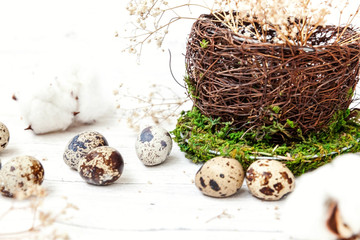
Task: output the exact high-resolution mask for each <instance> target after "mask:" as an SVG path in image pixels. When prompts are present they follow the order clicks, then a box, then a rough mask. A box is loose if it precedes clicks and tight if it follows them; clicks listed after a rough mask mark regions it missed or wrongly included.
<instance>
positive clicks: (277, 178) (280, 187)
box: [246, 160, 295, 200]
mask: <svg viewBox="0 0 360 240" xmlns="http://www.w3.org/2000/svg"><path fill="white" fill-rule="evenodd" d="M246 183H247V186H248V188H249V190H250V192H251V194H252V195H254V196H255V197H257V198H260V199H263V200H279V199H281V198H282V197H283V196H284V195H286V194H287V193H290V192H292V191H293V190H294V188H295V177H294V175H293V174H292V172H291V171H290V170H289V169H288V168H287V167H286V166H285V165H284V164H282V163H281V162H279V161H276V160H257V161H255V162H253V163H252V164H251V165H250V166H249V168H248V170H247V171H246Z"/></svg>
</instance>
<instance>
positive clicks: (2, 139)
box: [0, 122, 10, 152]
mask: <svg viewBox="0 0 360 240" xmlns="http://www.w3.org/2000/svg"><path fill="white" fill-rule="evenodd" d="M9 140H10V133H9V130H8V128H7V127H6V126H5V124H3V123H2V122H0V152H1V151H3V150H4V149H5V148H6V146H7V145H8V143H9Z"/></svg>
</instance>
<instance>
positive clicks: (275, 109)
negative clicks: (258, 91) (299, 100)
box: [271, 106, 281, 114]
mask: <svg viewBox="0 0 360 240" xmlns="http://www.w3.org/2000/svg"><path fill="white" fill-rule="evenodd" d="M271 110H272V111H273V112H274V113H276V114H278V113H279V112H280V110H281V108H280V107H279V106H271Z"/></svg>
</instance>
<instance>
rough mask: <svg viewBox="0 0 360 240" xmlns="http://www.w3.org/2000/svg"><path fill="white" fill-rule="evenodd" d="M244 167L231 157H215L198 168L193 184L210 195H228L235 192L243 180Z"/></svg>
mask: <svg viewBox="0 0 360 240" xmlns="http://www.w3.org/2000/svg"><path fill="white" fill-rule="evenodd" d="M244 177H245V175H244V169H243V167H242V165H241V164H240V163H239V161H237V160H236V159H233V158H225V157H215V158H212V159H210V160H208V161H207V162H205V163H204V165H203V166H202V167H201V168H200V169H199V171H198V172H197V173H196V176H195V185H196V186H197V187H198V188H199V190H200V191H201V192H202V193H203V194H205V195H207V196H211V197H220V198H222V197H228V196H231V195H233V194H235V193H236V192H237V191H238V190H239V189H240V188H241V186H242V184H243V182H244Z"/></svg>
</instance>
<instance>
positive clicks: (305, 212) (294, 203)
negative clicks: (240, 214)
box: [282, 154, 360, 240]
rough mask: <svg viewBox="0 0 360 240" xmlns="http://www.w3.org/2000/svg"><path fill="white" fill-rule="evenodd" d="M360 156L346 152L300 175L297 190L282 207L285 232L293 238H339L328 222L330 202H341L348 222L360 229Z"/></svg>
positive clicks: (319, 239)
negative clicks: (329, 228) (331, 230)
mask: <svg viewBox="0 0 360 240" xmlns="http://www.w3.org/2000/svg"><path fill="white" fill-rule="evenodd" d="M359 167H360V156H359V155H356V154H344V155H341V156H339V157H337V158H335V159H334V160H333V162H332V163H329V164H327V165H325V166H323V167H320V168H319V169H317V170H315V171H313V172H310V173H306V174H304V175H303V176H301V177H300V178H299V179H297V188H296V190H295V191H294V192H293V193H292V194H291V195H290V196H289V197H288V198H287V199H286V204H285V206H284V208H283V212H282V214H283V217H282V222H283V227H284V232H285V233H287V234H288V235H289V236H291V237H292V238H294V239H309V240H310V239H314V240H315V239H316V240H322V239H324V240H331V239H334V240H335V239H337V237H336V236H335V235H334V234H332V233H331V232H330V231H329V230H328V228H327V226H326V221H327V218H328V214H329V209H328V208H329V202H330V201H335V202H337V203H338V208H339V211H340V213H341V216H342V218H343V221H344V223H346V224H347V225H348V226H349V227H350V228H351V229H352V231H353V232H354V234H356V233H359V232H360V201H359V197H360V194H359V193H358V190H357V188H358V186H359V185H360V179H359V178H357V177H356V176H357V174H358V169H359Z"/></svg>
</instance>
